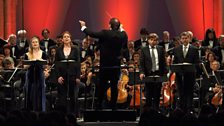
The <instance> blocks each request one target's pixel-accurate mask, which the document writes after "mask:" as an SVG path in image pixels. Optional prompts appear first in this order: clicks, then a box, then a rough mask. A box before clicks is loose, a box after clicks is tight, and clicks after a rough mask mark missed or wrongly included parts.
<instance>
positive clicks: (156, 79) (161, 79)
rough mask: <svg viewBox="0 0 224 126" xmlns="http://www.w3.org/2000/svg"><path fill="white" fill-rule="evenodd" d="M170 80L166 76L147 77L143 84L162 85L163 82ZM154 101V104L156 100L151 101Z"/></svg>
mask: <svg viewBox="0 0 224 126" xmlns="http://www.w3.org/2000/svg"><path fill="white" fill-rule="evenodd" d="M167 80H168V78H167V76H166V75H164V76H159V75H152V76H146V77H145V78H144V79H143V83H149V84H150V83H162V82H165V81H167ZM151 100H152V103H153V102H154V98H152V99H151Z"/></svg>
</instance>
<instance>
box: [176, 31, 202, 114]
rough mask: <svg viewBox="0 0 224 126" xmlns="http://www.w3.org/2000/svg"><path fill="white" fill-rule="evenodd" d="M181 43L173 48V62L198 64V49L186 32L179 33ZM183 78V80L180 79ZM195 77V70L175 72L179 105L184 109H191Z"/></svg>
mask: <svg viewBox="0 0 224 126" xmlns="http://www.w3.org/2000/svg"><path fill="white" fill-rule="evenodd" d="M180 40H181V42H182V45H180V46H178V47H177V48H175V49H174V51H173V55H174V61H173V63H174V64H178V63H190V64H193V65H195V66H196V67H197V66H198V64H199V54H198V49H197V48H196V47H195V46H192V45H190V37H189V34H188V33H187V32H183V33H181V35H180ZM182 79H183V80H182ZM195 79H196V71H195V72H184V73H181V72H177V73H176V83H177V89H178V94H179V103H180V104H179V106H180V108H181V109H183V110H186V111H188V110H189V111H190V112H191V111H192V102H193V87H194V84H195Z"/></svg>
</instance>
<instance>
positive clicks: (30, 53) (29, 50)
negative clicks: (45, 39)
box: [27, 36, 40, 59]
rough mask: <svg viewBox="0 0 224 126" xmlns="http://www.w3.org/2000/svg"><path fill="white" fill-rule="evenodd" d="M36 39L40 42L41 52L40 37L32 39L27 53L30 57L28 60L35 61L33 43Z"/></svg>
mask: <svg viewBox="0 0 224 126" xmlns="http://www.w3.org/2000/svg"><path fill="white" fill-rule="evenodd" d="M34 39H37V40H38V42H39V48H38V50H40V38H39V37H38V36H33V37H32V38H31V39H30V43H29V49H28V52H27V56H28V59H33V57H34V54H33V47H32V41H33V40H34Z"/></svg>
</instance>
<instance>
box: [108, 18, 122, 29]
mask: <svg viewBox="0 0 224 126" xmlns="http://www.w3.org/2000/svg"><path fill="white" fill-rule="evenodd" d="M109 24H110V27H111V29H112V30H118V29H119V28H120V21H119V20H118V19H117V18H111V19H110V22H109Z"/></svg>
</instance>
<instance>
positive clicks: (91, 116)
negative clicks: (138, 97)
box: [84, 110, 136, 122]
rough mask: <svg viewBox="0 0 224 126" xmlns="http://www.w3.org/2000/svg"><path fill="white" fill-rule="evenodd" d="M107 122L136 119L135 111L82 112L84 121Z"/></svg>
mask: <svg viewBox="0 0 224 126" xmlns="http://www.w3.org/2000/svg"><path fill="white" fill-rule="evenodd" d="M96 121H101V122H107V121H117V122H121V121H136V111H133V110H116V111H103V110H102V111H94V110H90V111H88V110H86V111H85V112H84V122H96Z"/></svg>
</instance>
